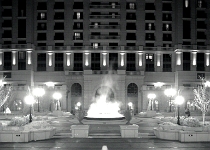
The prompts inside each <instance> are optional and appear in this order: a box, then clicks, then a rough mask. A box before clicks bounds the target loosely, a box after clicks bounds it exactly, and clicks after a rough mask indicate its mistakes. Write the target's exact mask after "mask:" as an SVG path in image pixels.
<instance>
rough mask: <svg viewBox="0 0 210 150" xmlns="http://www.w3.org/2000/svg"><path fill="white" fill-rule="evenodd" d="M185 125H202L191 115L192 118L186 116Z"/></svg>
mask: <svg viewBox="0 0 210 150" xmlns="http://www.w3.org/2000/svg"><path fill="white" fill-rule="evenodd" d="M183 125H184V126H188V127H199V126H201V125H200V121H199V120H198V119H196V118H193V117H190V118H185V119H184V121H183Z"/></svg>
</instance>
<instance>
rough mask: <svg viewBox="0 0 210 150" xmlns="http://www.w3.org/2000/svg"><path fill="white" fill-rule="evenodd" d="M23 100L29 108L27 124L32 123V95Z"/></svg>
mask: <svg viewBox="0 0 210 150" xmlns="http://www.w3.org/2000/svg"><path fill="white" fill-rule="evenodd" d="M24 100H25V103H26V104H28V105H29V107H30V114H29V122H32V115H31V109H32V105H33V104H34V102H35V101H34V97H33V96H32V95H27V96H26V97H25V99H24Z"/></svg>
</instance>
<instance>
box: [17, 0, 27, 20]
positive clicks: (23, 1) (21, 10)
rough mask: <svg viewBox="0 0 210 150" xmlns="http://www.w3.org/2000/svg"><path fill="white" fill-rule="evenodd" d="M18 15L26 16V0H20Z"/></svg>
mask: <svg viewBox="0 0 210 150" xmlns="http://www.w3.org/2000/svg"><path fill="white" fill-rule="evenodd" d="M18 16H19V17H25V16H26V0H18Z"/></svg>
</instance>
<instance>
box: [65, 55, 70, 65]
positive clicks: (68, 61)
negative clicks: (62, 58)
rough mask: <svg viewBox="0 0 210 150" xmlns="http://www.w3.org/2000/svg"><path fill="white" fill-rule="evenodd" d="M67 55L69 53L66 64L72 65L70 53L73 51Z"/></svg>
mask: <svg viewBox="0 0 210 150" xmlns="http://www.w3.org/2000/svg"><path fill="white" fill-rule="evenodd" d="M66 55H67V58H66V65H67V66H70V65H71V62H70V55H71V53H66Z"/></svg>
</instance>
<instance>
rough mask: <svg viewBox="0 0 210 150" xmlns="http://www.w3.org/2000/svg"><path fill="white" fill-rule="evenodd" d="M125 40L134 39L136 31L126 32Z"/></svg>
mask: <svg viewBox="0 0 210 150" xmlns="http://www.w3.org/2000/svg"><path fill="white" fill-rule="evenodd" d="M126 40H136V33H127V35H126Z"/></svg>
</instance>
